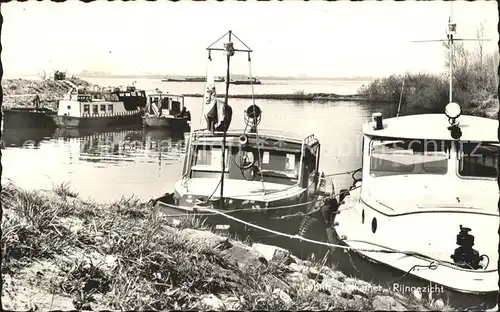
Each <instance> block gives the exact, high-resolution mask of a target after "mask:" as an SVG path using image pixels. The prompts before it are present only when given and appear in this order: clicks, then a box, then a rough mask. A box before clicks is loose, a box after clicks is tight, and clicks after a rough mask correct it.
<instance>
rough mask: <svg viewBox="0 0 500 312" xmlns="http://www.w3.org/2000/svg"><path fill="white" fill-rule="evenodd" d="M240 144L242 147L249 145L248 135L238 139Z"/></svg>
mask: <svg viewBox="0 0 500 312" xmlns="http://www.w3.org/2000/svg"><path fill="white" fill-rule="evenodd" d="M238 142H239V143H240V145H247V144H248V137H247V136H246V135H244V134H242V135H240V137H239V138H238Z"/></svg>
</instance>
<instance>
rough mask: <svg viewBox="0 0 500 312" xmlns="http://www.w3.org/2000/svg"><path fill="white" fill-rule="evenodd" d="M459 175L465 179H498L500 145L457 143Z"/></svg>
mask: <svg viewBox="0 0 500 312" xmlns="http://www.w3.org/2000/svg"><path fill="white" fill-rule="evenodd" d="M457 150H458V153H459V163H458V174H459V175H460V176H463V177H477V178H496V177H497V176H498V161H499V155H500V144H492V143H482V142H460V143H457Z"/></svg>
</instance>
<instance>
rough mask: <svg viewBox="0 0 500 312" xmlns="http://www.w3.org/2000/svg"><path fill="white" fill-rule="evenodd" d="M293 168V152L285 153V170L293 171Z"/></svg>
mask: <svg viewBox="0 0 500 312" xmlns="http://www.w3.org/2000/svg"><path fill="white" fill-rule="evenodd" d="M294 169H295V155H294V154H286V164H285V170H287V171H293V170H294Z"/></svg>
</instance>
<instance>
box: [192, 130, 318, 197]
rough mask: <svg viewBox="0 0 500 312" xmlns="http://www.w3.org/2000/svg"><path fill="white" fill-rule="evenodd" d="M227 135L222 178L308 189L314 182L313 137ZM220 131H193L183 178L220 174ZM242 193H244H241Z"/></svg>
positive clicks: (315, 152) (315, 147)
mask: <svg viewBox="0 0 500 312" xmlns="http://www.w3.org/2000/svg"><path fill="white" fill-rule="evenodd" d="M243 133H244V131H228V132H227V134H226V150H225V170H224V179H226V181H227V180H246V181H259V182H268V183H276V184H285V185H299V186H300V187H301V188H307V187H308V186H309V185H310V180H316V179H317V178H318V177H317V175H318V169H319V153H320V144H319V141H318V140H317V139H316V138H315V137H314V135H312V134H311V135H309V136H306V137H304V138H297V137H295V138H290V137H287V136H281V135H279V134H272V133H265V132H261V131H259V133H258V135H257V134H256V133H247V134H243ZM222 136H223V133H222V132H220V133H219V132H215V133H212V132H210V131H207V130H197V131H194V132H193V134H192V136H191V138H190V139H189V142H188V150H187V153H186V159H185V162H184V170H183V173H184V176H185V177H186V178H191V179H196V178H215V179H219V178H220V177H221V173H222V139H223V137H222ZM242 191H244V190H242Z"/></svg>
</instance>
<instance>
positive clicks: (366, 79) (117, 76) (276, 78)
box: [75, 74, 376, 81]
mask: <svg viewBox="0 0 500 312" xmlns="http://www.w3.org/2000/svg"><path fill="white" fill-rule="evenodd" d="M75 76H76V77H79V78H82V79H85V78H110V79H117V78H120V79H121V78H129V79H134V78H135V79H160V80H162V79H167V78H181V79H183V78H205V76H197V75H192V76H190V75H186V76H184V75H157V74H152V75H91V74H90V75H89V74H87V75H81V74H77V75H75ZM242 77H243V78H245V77H247V76H245V75H234V77H233V78H235V79H240V78H242ZM256 78H258V79H259V80H261V81H262V80H311V81H314V80H329V81H372V80H375V79H376V78H375V77H362V76H360V77H265V76H258V77H256Z"/></svg>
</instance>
